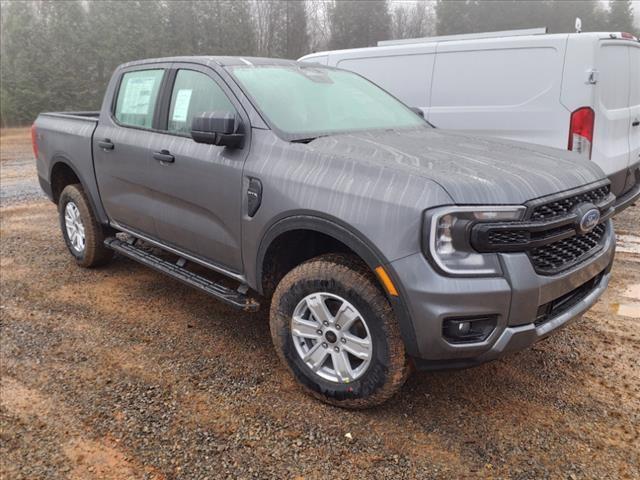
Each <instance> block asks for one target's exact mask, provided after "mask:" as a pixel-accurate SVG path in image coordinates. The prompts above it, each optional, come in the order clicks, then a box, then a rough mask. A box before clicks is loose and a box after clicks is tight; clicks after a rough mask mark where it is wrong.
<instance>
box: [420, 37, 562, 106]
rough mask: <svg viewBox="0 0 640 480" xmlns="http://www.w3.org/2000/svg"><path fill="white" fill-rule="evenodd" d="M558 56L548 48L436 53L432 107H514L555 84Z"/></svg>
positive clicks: (542, 93) (544, 91) (553, 49)
mask: <svg viewBox="0 0 640 480" xmlns="http://www.w3.org/2000/svg"><path fill="white" fill-rule="evenodd" d="M558 55H559V52H558V51H557V50H556V49H555V48H551V47H537V48H527V49H526V50H523V49H520V48H513V49H492V50H474V51H454V52H442V53H441V52H438V55H437V58H436V64H435V74H434V78H433V90H432V94H431V106H432V107H448V106H460V107H482V106H492V107H495V106H505V107H506V106H515V105H520V104H523V103H526V102H529V101H532V100H533V99H535V98H536V97H539V96H541V95H544V94H546V93H547V92H549V91H550V90H551V89H552V88H554V82H555V83H556V84H557V81H558V79H557V76H558V68H557V67H556V65H557V62H558Z"/></svg>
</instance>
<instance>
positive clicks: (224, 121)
mask: <svg viewBox="0 0 640 480" xmlns="http://www.w3.org/2000/svg"><path fill="white" fill-rule="evenodd" d="M240 127H241V122H240V118H239V117H238V116H237V115H236V114H235V113H231V112H209V113H203V114H201V115H199V116H197V117H194V118H193V121H192V122H191V138H193V140H194V141H196V142H198V143H208V144H210V145H219V146H223V147H229V148H242V140H243V139H244V133H238V130H239V129H240Z"/></svg>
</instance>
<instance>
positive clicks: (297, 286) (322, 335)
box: [270, 254, 409, 408]
mask: <svg viewBox="0 0 640 480" xmlns="http://www.w3.org/2000/svg"><path fill="white" fill-rule="evenodd" d="M270 326H271V336H272V339H273V343H274V345H275V347H276V350H277V352H278V355H279V356H280V358H281V360H282V361H283V362H284V363H285V365H287V367H288V368H289V370H290V371H291V373H292V374H293V376H294V377H295V378H296V380H298V382H299V383H300V384H302V386H303V387H304V388H305V389H306V390H307V391H308V392H309V393H311V394H312V395H313V396H315V397H316V398H319V399H320V400H322V401H324V402H326V403H330V404H332V405H337V406H340V407H346V408H367V407H371V406H374V405H377V404H380V403H382V402H384V401H386V400H387V399H389V398H390V397H391V396H392V395H393V394H394V393H395V392H396V391H397V390H398V389H399V388H400V387H401V386H402V384H403V383H404V381H405V380H406V378H407V376H408V373H409V365H408V361H407V358H406V355H405V350H404V343H403V341H402V338H401V336H400V331H399V327H398V324H397V321H396V319H395V316H394V314H393V310H392V308H391V305H390V304H389V302H388V300H387V299H386V297H385V295H384V294H383V292H382V291H381V290H380V289H379V288H378V285H377V282H376V280H375V278H374V277H373V275H372V274H371V272H370V271H369V270H368V269H367V268H366V266H364V265H363V264H362V263H361V262H360V261H359V260H358V259H357V258H355V257H353V256H349V255H337V254H329V255H323V256H320V257H317V258H314V259H312V260H310V261H308V262H305V263H303V264H301V265H299V266H298V267H296V268H294V269H293V270H291V271H290V272H289V273H288V274H287V275H286V276H285V277H284V278H283V279H282V281H281V282H280V283H279V285H278V287H277V288H276V291H275V293H274V295H273V300H272V302H271V312H270Z"/></svg>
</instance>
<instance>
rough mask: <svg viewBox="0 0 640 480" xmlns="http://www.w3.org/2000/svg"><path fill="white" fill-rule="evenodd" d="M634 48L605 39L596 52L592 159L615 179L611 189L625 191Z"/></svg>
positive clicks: (628, 152)
mask: <svg viewBox="0 0 640 480" xmlns="http://www.w3.org/2000/svg"><path fill="white" fill-rule="evenodd" d="M630 55H631V48H630V47H629V43H628V42H623V41H620V40H604V41H601V42H600V45H599V48H598V51H597V53H596V65H597V70H598V81H597V83H596V86H595V87H596V88H595V92H596V97H595V123H594V138H593V147H592V154H591V159H592V160H593V161H594V162H596V163H597V164H598V165H600V166H601V167H602V169H603V170H604V171H605V173H606V174H607V176H609V178H610V179H611V189H612V191H613V193H614V194H616V195H618V194H620V193H621V192H623V191H624V188H625V184H626V180H627V174H628V172H627V170H628V167H629V161H630V144H629V132H630V129H631V128H632V127H631V123H632V121H631V109H630V107H629V105H630V96H631V66H630V65H631V62H630Z"/></svg>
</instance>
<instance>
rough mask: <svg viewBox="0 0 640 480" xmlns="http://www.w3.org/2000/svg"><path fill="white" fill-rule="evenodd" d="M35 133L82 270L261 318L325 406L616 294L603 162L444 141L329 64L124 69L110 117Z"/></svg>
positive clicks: (363, 398) (112, 92)
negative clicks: (129, 263)
mask: <svg viewBox="0 0 640 480" xmlns="http://www.w3.org/2000/svg"><path fill="white" fill-rule="evenodd" d="M33 140H34V151H35V155H36V158H37V167H38V175H39V179H40V184H41V186H42V188H43V189H44V191H45V192H46V193H47V195H48V196H49V197H50V198H51V200H52V201H53V202H55V203H56V204H57V205H58V209H59V215H60V226H61V229H62V235H63V237H64V240H65V242H66V244H67V247H68V249H69V251H70V252H71V254H72V255H73V257H74V258H75V260H76V261H77V263H78V264H79V265H81V266H83V267H95V266H98V265H103V264H105V263H106V262H108V261H109V260H111V258H112V257H113V253H114V252H117V253H119V254H120V255H123V256H126V257H130V258H132V259H134V260H136V261H138V262H141V263H143V264H145V265H148V266H150V267H152V268H155V269H157V270H159V271H161V272H163V273H165V274H167V275H170V276H172V277H174V278H176V279H177V280H180V281H182V282H184V283H187V284H189V285H192V286H194V287H196V288H199V289H200V290H202V291H204V292H206V293H208V294H210V295H213V296H214V297H216V298H218V299H220V300H222V301H224V302H227V303H228V304H230V305H233V306H234V307H238V308H241V309H245V310H247V311H253V310H257V309H258V308H259V307H260V305H261V304H262V305H264V306H270V307H269V308H270V328H271V335H272V338H273V343H274V345H275V348H276V350H277V352H278V354H279V356H280V358H281V359H282V361H283V362H284V364H285V365H286V366H287V367H288V368H289V370H290V371H291V373H292V374H293V376H294V377H295V378H296V379H297V380H298V382H299V383H301V384H302V385H303V387H304V388H305V389H306V390H307V391H308V392H310V393H311V394H312V395H314V396H316V397H317V398H319V399H321V400H323V401H325V402H328V403H331V404H334V405H339V406H343V407H350V408H362V407H367V406H371V405H375V404H378V403H380V402H383V401H384V400H386V399H388V398H389V397H390V396H391V395H392V394H393V393H394V392H396V391H397V390H398V389H399V388H400V386H401V385H402V384H403V382H404V381H405V379H406V378H407V375H408V374H409V372H410V371H411V369H412V368H414V367H415V368H418V369H439V368H451V367H466V366H472V365H477V364H479V363H482V362H485V361H488V360H492V359H495V358H497V357H499V356H501V355H503V354H505V353H507V352H513V351H516V350H520V349H523V348H525V347H527V346H529V345H531V344H533V343H534V342H536V341H537V340H540V339H542V338H544V337H546V336H548V335H549V334H551V333H553V332H554V331H556V330H558V329H559V328H560V327H563V326H565V325H567V324H568V323H569V322H570V321H571V320H573V319H575V318H577V317H579V316H580V315H581V314H582V313H584V312H585V310H587V309H588V308H589V307H590V306H591V305H593V304H594V302H595V301H596V300H597V299H598V297H599V296H600V295H601V294H602V292H603V291H604V289H605V288H606V286H607V284H608V282H609V276H610V273H609V272H610V268H611V264H612V261H613V257H614V248H615V237H614V232H613V228H612V222H611V220H610V217H611V215H612V214H613V207H612V206H613V204H614V202H615V197H614V195H613V194H612V193H611V192H610V186H609V181H608V180H607V179H606V178H605V176H604V174H603V173H602V171H601V170H600V169H599V168H598V167H597V166H596V165H595V164H594V163H592V162H588V161H584V160H581V159H580V158H578V157H574V156H573V155H574V154H572V153H570V152H562V151H560V150H554V149H550V148H544V147H538V146H532V145H528V144H522V143H515V142H502V141H495V140H489V139H485V138H474V137H470V136H465V135H460V134H452V133H447V132H444V131H440V130H437V129H434V128H433V127H432V126H431V125H429V124H428V123H427V122H425V121H424V120H423V119H422V118H421V117H420V116H419V115H418V114H417V113H415V112H414V111H412V110H411V109H410V108H409V107H407V106H405V105H404V104H402V103H401V102H399V101H398V100H396V99H395V98H394V97H392V96H391V95H389V94H388V93H386V92H385V91H383V90H381V89H380V88H378V87H377V86H375V85H374V84H372V83H370V82H369V81H367V80H365V79H364V78H362V77H360V76H358V75H357V74H354V73H350V72H347V71H343V70H340V69H336V68H330V67H321V66H318V65H313V64H305V63H298V62H294V61H285V60H273V59H259V58H234V57H176V58H163V59H152V60H143V61H137V62H132V63H127V64H125V65H122V66H120V67H119V68H118V69H117V70H116V71H115V73H114V75H113V78H112V79H111V82H110V83H109V86H108V88H107V92H106V95H105V97H104V103H103V105H102V110H101V111H100V112H77V113H43V114H41V115H40V116H39V117H38V118H37V120H36V122H35V123H34V126H33ZM255 367H256V369H259V368H261V366H260V365H256V366H255Z"/></svg>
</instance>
